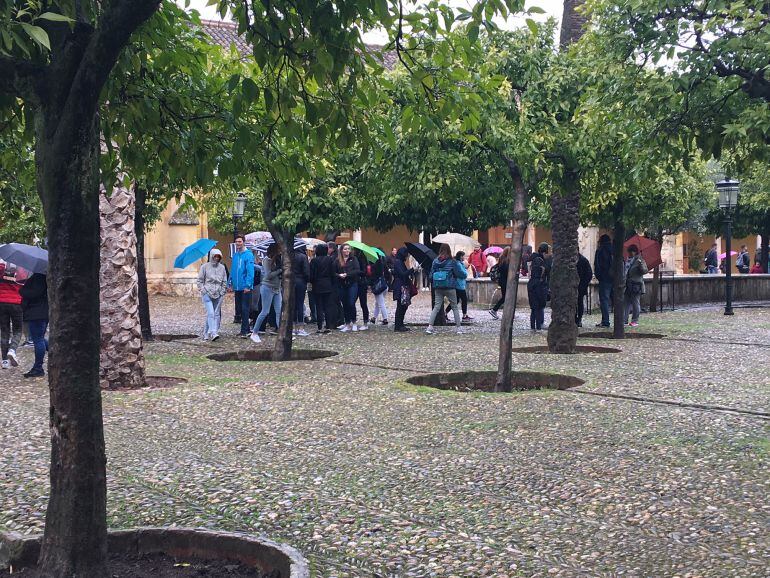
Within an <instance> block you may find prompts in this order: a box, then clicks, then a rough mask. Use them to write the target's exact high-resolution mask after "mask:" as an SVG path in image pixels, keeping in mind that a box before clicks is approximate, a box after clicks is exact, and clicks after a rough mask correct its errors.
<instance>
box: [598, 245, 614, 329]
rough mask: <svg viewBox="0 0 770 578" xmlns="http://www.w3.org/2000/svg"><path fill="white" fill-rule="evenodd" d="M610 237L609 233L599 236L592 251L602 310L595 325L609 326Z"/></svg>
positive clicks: (611, 257) (610, 297)
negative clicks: (600, 316) (597, 245)
mask: <svg viewBox="0 0 770 578" xmlns="http://www.w3.org/2000/svg"><path fill="white" fill-rule="evenodd" d="M613 260H614V258H613V256H612V239H610V236H609V235H606V234H604V235H602V236H601V237H599V248H598V249H596V253H594V276H595V277H596V279H597V281H599V308H600V309H601V311H602V320H601V321H600V322H599V323H597V324H596V326H597V327H609V326H610V304H611V302H612V283H613V279H614V275H613V273H612V262H613Z"/></svg>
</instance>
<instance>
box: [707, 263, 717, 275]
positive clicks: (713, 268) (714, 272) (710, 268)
mask: <svg viewBox="0 0 770 578" xmlns="http://www.w3.org/2000/svg"><path fill="white" fill-rule="evenodd" d="M708 273H709V275H717V274H718V273H719V267H717V266H716V265H709V266H708Z"/></svg>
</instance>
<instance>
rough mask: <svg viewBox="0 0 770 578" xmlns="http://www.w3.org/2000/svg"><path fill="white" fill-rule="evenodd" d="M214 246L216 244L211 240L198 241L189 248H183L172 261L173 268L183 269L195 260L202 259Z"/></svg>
mask: <svg viewBox="0 0 770 578" xmlns="http://www.w3.org/2000/svg"><path fill="white" fill-rule="evenodd" d="M216 244H217V242H216V241H212V240H211V239H198V240H197V241H195V243H193V244H192V245H190V246H189V247H185V250H184V251H182V252H181V253H180V254H179V255H178V256H177V258H176V259H174V267H175V268H177V269H184V268H185V267H188V266H189V265H191V264H192V263H195V262H196V261H197V260H199V259H203V258H204V257H205V256H206V255H208V254H209V251H211V250H212V249H213V248H214V246H215V245H216Z"/></svg>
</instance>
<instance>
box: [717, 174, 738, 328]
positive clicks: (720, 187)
mask: <svg viewBox="0 0 770 578" xmlns="http://www.w3.org/2000/svg"><path fill="white" fill-rule="evenodd" d="M716 187H717V191H718V192H719V208H720V209H722V210H723V211H724V212H725V245H726V247H725V275H726V279H725V281H726V283H725V315H732V314H733V271H732V262H731V261H732V259H731V255H730V240H731V238H732V236H733V209H734V208H735V205H737V204H738V193H739V192H740V187H741V183H740V181H733V180H731V179H729V178H727V179H723V180H721V181H719V182H718V183H717V184H716Z"/></svg>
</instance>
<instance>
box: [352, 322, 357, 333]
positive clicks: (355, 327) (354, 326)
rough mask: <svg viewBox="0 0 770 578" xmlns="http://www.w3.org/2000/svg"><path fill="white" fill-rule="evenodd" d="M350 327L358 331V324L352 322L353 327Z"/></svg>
mask: <svg viewBox="0 0 770 578" xmlns="http://www.w3.org/2000/svg"><path fill="white" fill-rule="evenodd" d="M351 329H352V330H353V331H358V325H356V324H355V323H354V324H353V327H351Z"/></svg>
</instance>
